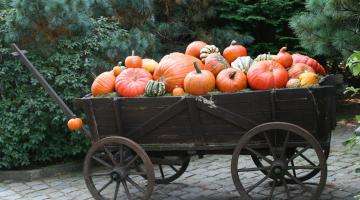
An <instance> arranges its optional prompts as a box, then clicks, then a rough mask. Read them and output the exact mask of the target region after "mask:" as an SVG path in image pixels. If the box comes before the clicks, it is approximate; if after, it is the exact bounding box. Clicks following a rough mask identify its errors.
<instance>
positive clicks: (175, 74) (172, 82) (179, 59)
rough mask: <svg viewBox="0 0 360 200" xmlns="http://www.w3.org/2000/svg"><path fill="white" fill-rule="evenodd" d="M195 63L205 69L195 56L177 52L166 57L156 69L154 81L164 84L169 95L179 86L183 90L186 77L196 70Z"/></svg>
mask: <svg viewBox="0 0 360 200" xmlns="http://www.w3.org/2000/svg"><path fill="white" fill-rule="evenodd" d="M194 62H196V63H197V65H198V66H199V68H200V69H203V67H204V64H203V63H202V62H201V61H200V60H199V59H197V58H195V57H194V56H189V55H185V54H182V53H177V52H176V53H171V54H169V55H166V56H164V57H163V58H162V59H161V60H160V62H159V65H158V66H157V67H156V68H155V71H154V80H160V81H162V82H164V83H165V87H166V91H167V92H169V93H170V92H172V91H173V89H174V88H175V87H177V86H178V87H182V88H183V87H184V79H185V76H186V75H187V74H188V73H189V72H192V71H193V70H194V64H193V63H194Z"/></svg>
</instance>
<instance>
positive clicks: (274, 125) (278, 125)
mask: <svg viewBox="0 0 360 200" xmlns="http://www.w3.org/2000/svg"><path fill="white" fill-rule="evenodd" d="M285 128H286V129H285ZM271 129H279V130H289V131H291V132H292V133H295V134H297V135H298V136H300V137H303V138H304V139H305V140H306V141H307V142H308V143H310V145H311V146H312V147H313V148H314V150H315V152H316V155H317V157H318V159H319V163H320V164H319V165H320V169H321V172H320V173H321V175H320V179H319V184H318V187H317V189H316V191H315V193H313V195H312V197H311V199H313V200H317V199H319V197H320V195H321V193H322V191H323V189H324V187H325V184H326V178H327V165H326V159H325V155H324V153H323V151H322V149H321V146H320V144H319V143H318V141H317V140H316V139H315V138H314V137H313V136H312V135H311V134H310V133H309V132H308V131H306V130H305V129H303V128H301V127H299V126H297V125H294V124H290V123H285V122H270V123H264V124H261V125H259V126H257V127H255V128H253V129H251V130H250V131H249V132H247V133H246V134H245V135H244V136H242V137H241V139H240V141H239V143H238V145H237V146H236V148H235V150H234V153H233V155H232V159H231V175H232V179H233V182H234V185H235V187H236V189H237V191H238V192H239V194H240V195H241V196H242V197H243V198H245V199H247V200H251V196H250V195H249V194H248V193H247V192H246V191H245V189H244V186H243V185H242V183H241V181H240V178H239V174H238V173H239V172H238V161H239V156H240V152H241V150H242V148H243V147H244V146H245V145H246V143H247V142H248V141H249V140H250V139H251V138H252V137H254V136H255V135H257V134H258V133H261V132H263V131H265V130H271ZM285 185H286V184H285Z"/></svg>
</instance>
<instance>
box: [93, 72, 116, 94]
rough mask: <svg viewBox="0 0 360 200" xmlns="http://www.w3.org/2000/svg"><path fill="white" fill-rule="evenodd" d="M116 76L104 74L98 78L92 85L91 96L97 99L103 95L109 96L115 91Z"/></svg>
mask: <svg viewBox="0 0 360 200" xmlns="http://www.w3.org/2000/svg"><path fill="white" fill-rule="evenodd" d="M114 88H115V76H114V72H112V71H110V72H103V73H101V74H100V75H99V76H97V77H96V78H95V80H94V82H93V84H92V85H91V94H92V95H93V96H94V97H95V96H98V95H102V94H108V93H111V92H113V91H114Z"/></svg>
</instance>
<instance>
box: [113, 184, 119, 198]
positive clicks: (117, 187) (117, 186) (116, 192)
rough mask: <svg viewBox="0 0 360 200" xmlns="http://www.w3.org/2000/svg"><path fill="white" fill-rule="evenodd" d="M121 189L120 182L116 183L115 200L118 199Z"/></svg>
mask: <svg viewBox="0 0 360 200" xmlns="http://www.w3.org/2000/svg"><path fill="white" fill-rule="evenodd" d="M119 187H120V182H119V181H118V182H116V188H115V194H114V200H116V199H117V196H118V193H119Z"/></svg>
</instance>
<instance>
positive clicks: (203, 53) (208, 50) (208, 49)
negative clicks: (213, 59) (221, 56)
mask: <svg viewBox="0 0 360 200" xmlns="http://www.w3.org/2000/svg"><path fill="white" fill-rule="evenodd" d="M212 53H219V48H217V47H216V46H215V45H206V46H204V47H203V48H202V49H201V50H200V59H201V61H203V62H205V59H206V57H207V56H208V55H210V54H212Z"/></svg>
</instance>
